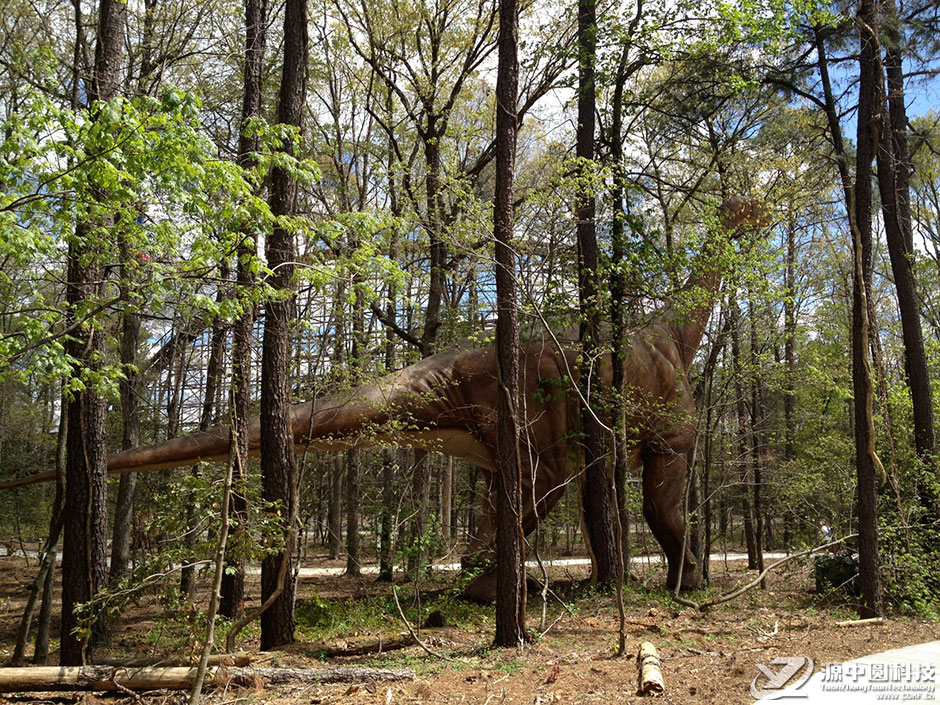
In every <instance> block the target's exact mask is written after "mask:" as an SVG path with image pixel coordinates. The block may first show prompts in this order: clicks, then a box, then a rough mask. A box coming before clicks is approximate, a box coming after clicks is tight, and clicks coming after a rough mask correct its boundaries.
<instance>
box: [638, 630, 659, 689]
mask: <svg viewBox="0 0 940 705" xmlns="http://www.w3.org/2000/svg"><path fill="white" fill-rule="evenodd" d="M636 666H637V673H638V676H639V683H638V686H637V690H636V694H637V695H659V694H661V693H663V692H664V691H665V690H666V686H665V685H664V684H663V672H662V669H661V668H660V664H659V654H658V653H657V651H656V647H655V646H653V644H652V642H649V641H644V642H643V643H642V644H640V651H639V653H638V654H637V655H636Z"/></svg>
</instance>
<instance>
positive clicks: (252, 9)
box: [219, 0, 268, 619]
mask: <svg viewBox="0 0 940 705" xmlns="http://www.w3.org/2000/svg"><path fill="white" fill-rule="evenodd" d="M267 12H268V4H267V0H245V66H244V76H243V91H242V115H241V118H242V119H241V132H240V134H239V139H238V160H239V164H240V165H241V166H242V167H243V168H252V167H253V166H254V157H253V156H252V155H253V154H255V153H257V152H258V151H260V149H261V138H260V137H259V136H257V135H255V134H253V133H252V132H249V131H247V130H246V129H245V128H246V127H247V125H246V123H248V122H249V121H250V120H254V119H256V118H260V117H262V97H263V83H262V81H263V78H264V50H265V44H266V40H267V32H266V27H267ZM257 253H258V243H257V239H256V237H255V235H254V230H253V229H252V227H251V224H245V225H243V226H242V229H241V239H240V241H239V243H238V247H237V248H236V256H237V258H238V264H237V270H236V274H235V283H236V285H237V287H238V291H237V294H238V295H239V296H240V297H241V298H242V300H243V301H245V302H246V303H245V310H244V311H243V312H242V314H241V316H240V317H239V318H238V320H237V321H236V322H235V325H234V327H233V330H232V347H233V350H232V389H231V396H232V402H231V403H232V410H231V417H232V432H233V433H234V434H235V452H236V453H237V454H238V457H237V458H236V462H235V464H234V466H233V468H232V498H231V504H230V505H229V507H230V509H231V513H232V516H231V522H230V523H231V525H232V539H231V542H230V544H231V545H234V546H236V547H237V546H239V545H240V544H241V543H242V540H243V536H244V532H245V522H246V516H245V513H246V511H247V506H246V501H245V488H244V487H243V484H244V469H245V468H246V467H247V466H248V419H249V414H250V412H251V358H252V349H253V347H254V339H253V337H252V331H253V329H254V322H255V309H254V303H250V301H251V299H250V294H251V290H252V289H253V288H254V287H255V274H254V264H255V260H256V258H257ZM225 561H226V570H225V573H224V574H223V575H222V587H221V593H222V594H221V599H220V600H219V614H221V615H222V616H224V617H228V618H229V619H237V618H238V617H240V616H241V614H242V612H243V610H244V606H245V565H244V561H243V560H242V559H241V558H239V557H237V556H233V555H232V553H231V552H227V555H226V557H225Z"/></svg>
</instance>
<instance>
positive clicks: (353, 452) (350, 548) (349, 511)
mask: <svg viewBox="0 0 940 705" xmlns="http://www.w3.org/2000/svg"><path fill="white" fill-rule="evenodd" d="M361 472H362V462H361V459H360V456H359V449H358V448H352V449H350V450H347V451H346V575H351V576H353V577H359V576H360V575H362V570H361V568H360V562H359V560H360V559H359V480H360V475H361Z"/></svg>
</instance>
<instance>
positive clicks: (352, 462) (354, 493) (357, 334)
mask: <svg viewBox="0 0 940 705" xmlns="http://www.w3.org/2000/svg"><path fill="white" fill-rule="evenodd" d="M354 247H358V245H354ZM362 286H363V282H362V279H361V277H359V276H358V275H357V276H356V277H355V278H354V280H353V290H354V295H355V304H354V306H353V316H352V318H353V320H352V334H353V340H352V360H351V364H350V365H349V369H350V373H351V376H352V383H353V385H357V384H359V383H360V382H361V380H362V367H363V364H364V361H363V356H364V355H365V348H366V345H367V342H366V340H365V298H364V296H363V292H362ZM361 473H362V462H361V458H360V454H359V449H358V448H351V449H350V450H348V451H346V574H347V575H352V576H356V577H358V576H359V575H361V574H362V571H361V569H360V562H361V561H360V556H359V493H360V486H359V483H360V476H361Z"/></svg>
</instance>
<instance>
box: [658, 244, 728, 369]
mask: <svg viewBox="0 0 940 705" xmlns="http://www.w3.org/2000/svg"><path fill="white" fill-rule="evenodd" d="M705 259H706V262H707V261H708V258H705ZM721 280H722V273H721V271H720V270H719V269H718V268H717V267H714V266H707V265H706V266H705V267H704V268H703V269H700V270H699V271H697V272H695V273H693V274H692V275H691V276H690V277H689V278H688V279H687V280H686V282H685V284H684V285H683V286H682V289H681V290H680V292H679V300H680V301H683V300H684V301H688V297H694V298H695V302H694V303H693V304H690V305H686V306H683V307H682V308H681V309H680V310H676V308H675V307H673V306H670V307H669V309H668V315H667V316H666V320H665V321H664V323H666V325H668V326H669V328H670V331H671V333H672V336H673V338H674V340H675V343H676V347H677V348H678V350H679V359H680V360H681V361H682V367H683V369H684V370H685V371H686V372H688V371H689V368H690V367H691V366H692V360H693V359H695V355H696V353H697V352H698V349H699V346H700V345H701V343H702V338H703V337H704V335H705V329H706V328H707V327H708V319H709V318H711V314H712V310H713V309H714V308H715V300H716V298H717V297H718V291H719V289H720V288H721Z"/></svg>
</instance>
